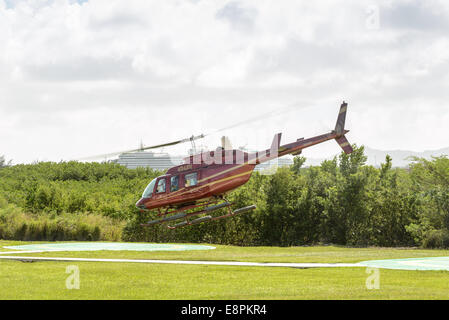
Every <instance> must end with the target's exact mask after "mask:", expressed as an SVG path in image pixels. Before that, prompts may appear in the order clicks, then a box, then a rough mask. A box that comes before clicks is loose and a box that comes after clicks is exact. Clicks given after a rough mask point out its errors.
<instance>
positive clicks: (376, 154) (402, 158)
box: [305, 146, 449, 167]
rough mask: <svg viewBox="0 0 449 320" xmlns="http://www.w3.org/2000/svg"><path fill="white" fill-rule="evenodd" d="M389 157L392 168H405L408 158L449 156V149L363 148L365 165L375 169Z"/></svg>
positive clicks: (317, 160)
mask: <svg viewBox="0 0 449 320" xmlns="http://www.w3.org/2000/svg"><path fill="white" fill-rule="evenodd" d="M387 154H388V155H390V157H391V158H392V159H393V167H407V166H408V165H409V163H410V162H411V159H408V158H410V157H418V158H425V159H431V157H432V156H435V157H437V156H441V155H447V156H449V147H448V148H443V149H438V150H426V151H423V152H415V151H409V150H387V151H385V150H377V149H372V148H370V147H366V146H365V155H366V156H367V157H368V160H367V164H369V165H373V166H375V167H379V166H380V164H381V163H383V162H385V157H386V156H387ZM330 159H333V157H329V158H307V161H306V163H305V165H306V166H317V165H320V163H321V162H322V161H323V160H330Z"/></svg>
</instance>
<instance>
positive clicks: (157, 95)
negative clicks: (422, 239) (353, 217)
mask: <svg viewBox="0 0 449 320" xmlns="http://www.w3.org/2000/svg"><path fill="white" fill-rule="evenodd" d="M376 3H377V4H378V8H379V28H378V29H375V28H374V29H369V28H367V27H366V21H367V19H368V18H369V17H368V15H369V12H368V13H367V8H368V7H369V6H372V4H373V3H372V2H371V1H356V0H351V1H344V2H343V1H331V0H326V1H319V2H311V1H287V0H282V1H276V2H273V1H268V0H245V1H234V0H231V1H225V0H220V1H205V0H202V1H180V0H169V1H147V0H132V1H126V2H125V1H118V0H89V1H74V0H70V1H69V0H48V1H38V0H33V1H26V0H14V1H13V0H8V1H0V154H3V153H4V154H5V155H6V156H7V158H8V157H9V158H13V159H15V161H16V162H24V161H25V162H29V161H33V160H35V159H49V160H60V159H61V158H71V157H73V156H75V155H89V154H96V153H98V152H100V153H102V152H108V151H115V150H120V149H122V148H123V149H128V148H129V147H133V146H135V145H137V144H138V143H139V141H140V139H143V141H144V142H145V143H147V144H150V143H158V142H163V141H165V140H170V139H171V138H174V139H178V138H180V137H184V136H190V135H191V134H199V133H201V132H210V131H213V129H214V128H221V127H224V126H225V125H230V124H232V123H235V122H239V121H241V120H242V119H245V118H251V117H253V116H254V115H255V114H257V113H264V112H267V111H269V110H271V109H272V108H279V107H282V106H285V105H290V104H292V103H295V102H298V101H300V102H301V103H300V105H301V106H302V107H300V106H299V107H298V111H296V112H295V113H291V114H289V115H288V116H286V115H285V116H283V117H282V116H279V117H278V118H276V119H272V120H267V121H270V122H269V123H263V122H257V123H253V124H251V127H249V128H242V127H239V128H235V129H233V130H230V131H229V132H226V133H227V134H229V135H231V138H232V139H233V140H234V141H235V144H236V145H244V144H246V143H248V144H249V146H253V147H254V148H260V147H265V145H266V144H268V143H269V140H270V139H271V138H270V137H271V135H272V134H274V132H272V131H274V130H280V131H283V132H284V136H285V139H286V140H288V139H289V138H291V139H294V138H296V136H303V135H306V136H307V135H308V134H315V133H320V131H322V130H326V128H329V129H330V128H332V126H333V122H334V117H335V114H334V113H335V112H336V110H337V107H338V105H339V103H340V102H341V100H343V99H346V100H348V101H349V103H350V109H349V110H350V112H349V114H348V127H349V126H351V128H350V129H351V134H350V135H351V142H357V143H358V144H366V145H369V146H372V147H377V148H385V149H386V148H394V149H400V148H410V149H414V150H424V149H432V148H440V147H446V146H448V145H449V141H448V139H447V134H446V131H447V130H446V126H447V125H446V123H445V121H444V120H447V119H448V117H449V107H448V104H447V101H448V98H449V94H448V93H449V91H448V90H447V86H448V83H449V77H448V71H449V42H448V40H447V36H446V35H447V34H448V32H449V23H448V22H447V21H448V18H449V5H448V4H447V3H446V2H444V1H442V0H441V1H437V0H432V1H426V2H425V3H423V2H419V1H412V0H401V1H391V0H384V1H380V2H376ZM311 104H314V105H315V107H307V108H306V106H309V105H311ZM305 113H307V114H305ZM446 122H447V121H446ZM222 124H223V125H222ZM318 129H319V130H318ZM256 131H257V132H258V134H257V135H254V134H253V133H254V132H256ZM254 136H256V137H254ZM218 138H219V137H218V136H216V137H211V138H210V139H211V140H210V142H208V143H211V144H213V143H214V141H215V142H216V143H217V144H218V143H219V139H218ZM286 140H284V141H286ZM267 141H268V142H267ZM129 144H132V145H131V146H130V145H129ZM187 148H188V146H185V147H181V148H180V149H177V151H176V152H185V150H186V149H187ZM314 150H316V151H314ZM314 150H312V149H311V150H310V152H309V151H307V152H305V154H306V156H307V155H308V154H310V155H313V156H314V157H320V155H317V154H316V152H318V153H327V154H329V153H333V152H338V147H337V146H336V145H331V144H330V143H329V147H320V148H316V149H314ZM327 154H326V155H327Z"/></svg>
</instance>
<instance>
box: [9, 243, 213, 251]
mask: <svg viewBox="0 0 449 320" xmlns="http://www.w3.org/2000/svg"><path fill="white" fill-rule="evenodd" d="M4 248H5V249H13V250H24V251H100V250H114V251H187V250H211V249H215V247H212V246H203V245H188V244H160V243H126V242H90V243H89V242H72V243H70V242H68V243H42V244H28V245H21V246H8V247H4Z"/></svg>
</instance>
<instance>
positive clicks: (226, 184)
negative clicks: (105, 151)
mask: <svg viewBox="0 0 449 320" xmlns="http://www.w3.org/2000/svg"><path fill="white" fill-rule="evenodd" d="M347 106H348V104H347V103H346V102H343V103H342V105H341V106H340V111H339V114H338V118H337V123H336V125H335V129H334V130H332V131H331V132H329V133H325V134H322V135H319V136H315V137H311V138H308V139H304V138H300V139H298V140H297V141H295V142H292V143H289V144H285V145H282V146H280V142H281V133H278V134H276V135H275V136H274V139H273V142H272V145H271V147H270V149H267V150H264V151H261V152H255V153H247V152H244V151H242V150H235V149H234V150H226V149H224V148H219V149H217V150H216V151H211V152H203V153H199V154H196V155H192V156H190V157H187V158H185V159H184V163H183V164H182V165H179V166H175V167H172V168H170V169H168V171H167V172H166V174H165V175H163V176H160V177H157V178H155V179H153V180H152V181H151V182H150V183H149V184H148V186H147V187H146V189H145V191H144V192H143V194H142V197H141V199H140V200H139V201H137V203H136V207H137V208H139V209H141V210H142V211H148V210H149V211H157V216H158V217H159V218H158V219H155V220H151V221H149V222H147V223H146V224H142V225H143V226H153V225H157V224H161V223H166V222H173V221H175V220H181V219H182V220H183V221H181V222H178V223H176V224H174V225H168V228H170V229H176V228H179V227H184V226H190V225H195V224H198V223H202V222H206V221H207V222H208V221H214V220H217V219H223V218H229V217H232V216H235V215H237V214H241V213H244V212H248V211H251V210H253V209H255V208H256V206H255V205H251V206H248V207H244V208H239V209H236V210H232V209H231V206H232V203H231V202H229V201H228V200H227V199H226V194H228V193H229V192H230V191H232V190H234V189H236V188H238V187H240V186H242V185H243V184H245V183H246V182H248V180H249V179H250V177H251V174H252V172H253V171H254V168H255V167H256V165H258V164H261V163H263V162H266V161H270V160H272V159H275V158H278V157H282V156H284V155H287V154H291V155H298V154H300V153H301V152H302V149H305V148H307V147H310V146H313V145H316V144H319V143H322V142H325V141H327V140H332V139H335V140H336V141H337V143H338V144H339V145H340V147H341V148H342V149H343V151H344V152H345V153H347V154H349V153H351V152H352V151H353V150H352V147H351V145H350V144H349V142H348V140H347V139H346V137H345V134H346V133H347V132H349V130H345V128H344V126H345V119H346V110H347ZM202 137H204V135H200V136H196V137H192V138H190V139H184V140H179V141H176V142H172V143H168V144H163V145H158V146H153V147H147V148H143V149H149V148H155V147H163V146H168V145H174V144H177V143H181V142H186V141H189V140H190V141H193V140H196V139H199V138H202ZM139 150H142V148H141V149H139ZM130 151H135V150H130ZM222 208H227V209H228V213H227V214H225V215H221V216H215V217H214V216H212V215H210V214H211V213H212V212H214V211H216V210H218V209H222ZM200 214H209V215H205V216H202V217H199V218H196V219H193V220H192V217H194V216H198V215H200Z"/></svg>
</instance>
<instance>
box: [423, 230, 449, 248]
mask: <svg viewBox="0 0 449 320" xmlns="http://www.w3.org/2000/svg"><path fill="white" fill-rule="evenodd" d="M423 247H424V248H449V231H448V230H432V231H429V232H428V233H427V234H426V235H425V237H424V239H423Z"/></svg>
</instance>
